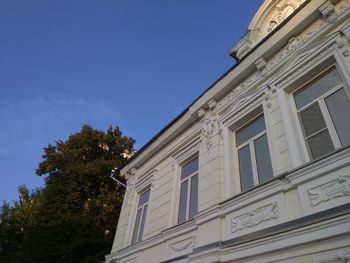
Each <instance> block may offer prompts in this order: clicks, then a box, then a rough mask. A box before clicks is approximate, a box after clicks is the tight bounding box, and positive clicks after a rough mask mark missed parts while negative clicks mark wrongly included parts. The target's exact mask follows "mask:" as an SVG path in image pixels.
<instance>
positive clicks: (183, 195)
mask: <svg viewBox="0 0 350 263" xmlns="http://www.w3.org/2000/svg"><path fill="white" fill-rule="evenodd" d="M187 190H188V180H186V181H184V182H183V183H182V184H181V190H180V208H179V224H181V223H183V222H185V221H186V211H187Z"/></svg>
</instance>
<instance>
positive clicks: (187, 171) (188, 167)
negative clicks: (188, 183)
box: [181, 157, 198, 180]
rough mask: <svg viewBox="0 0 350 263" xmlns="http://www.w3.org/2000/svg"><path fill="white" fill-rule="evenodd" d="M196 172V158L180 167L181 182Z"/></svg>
mask: <svg viewBox="0 0 350 263" xmlns="http://www.w3.org/2000/svg"><path fill="white" fill-rule="evenodd" d="M196 171H198V157H197V158H195V159H193V160H192V161H190V162H189V163H187V164H185V165H184V166H183V167H182V172H181V180H182V179H185V178H186V177H187V176H189V175H191V174H193V173H194V172H196Z"/></svg>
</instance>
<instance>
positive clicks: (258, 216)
mask: <svg viewBox="0 0 350 263" xmlns="http://www.w3.org/2000/svg"><path fill="white" fill-rule="evenodd" d="M278 217H279V213H278V207H277V202H274V203H271V204H269V205H265V206H262V207H259V208H257V209H255V210H251V211H249V212H247V213H244V214H242V215H240V216H237V217H234V218H231V233H235V232H237V231H240V230H243V229H245V228H248V227H254V226H256V225H259V224H260V223H262V222H265V221H269V220H272V219H277V218H278Z"/></svg>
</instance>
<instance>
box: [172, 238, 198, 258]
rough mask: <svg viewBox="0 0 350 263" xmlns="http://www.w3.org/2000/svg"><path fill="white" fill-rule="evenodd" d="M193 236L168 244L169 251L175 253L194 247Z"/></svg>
mask: <svg viewBox="0 0 350 263" xmlns="http://www.w3.org/2000/svg"><path fill="white" fill-rule="evenodd" d="M194 239H195V238H194V236H192V237H190V238H187V239H185V240H181V241H179V242H176V243H173V244H170V245H169V248H170V250H169V253H170V254H172V253H177V252H181V251H183V250H186V249H188V248H193V247H194Z"/></svg>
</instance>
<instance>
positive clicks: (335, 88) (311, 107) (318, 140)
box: [294, 67, 350, 159]
mask: <svg viewBox="0 0 350 263" xmlns="http://www.w3.org/2000/svg"><path fill="white" fill-rule="evenodd" d="M347 93H348V91H347V90H346V89H345V88H344V84H343V82H342V80H341V77H340V75H339V73H338V71H337V70H336V68H335V67H332V68H330V69H329V70H328V71H326V72H325V73H324V74H323V75H321V76H320V77H319V78H317V79H316V80H314V81H313V82H311V83H310V84H308V85H307V86H306V87H303V88H301V89H299V90H297V91H296V92H295V93H294V101H295V105H296V108H297V114H298V118H299V122H300V125H301V127H302V132H303V136H304V140H305V143H306V146H307V148H308V151H309V154H310V156H311V159H315V158H318V157H321V156H323V155H325V154H327V153H330V152H332V151H333V150H334V149H336V148H339V147H341V146H344V145H347V144H350V117H349V113H350V100H349V95H348V94H347Z"/></svg>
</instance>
